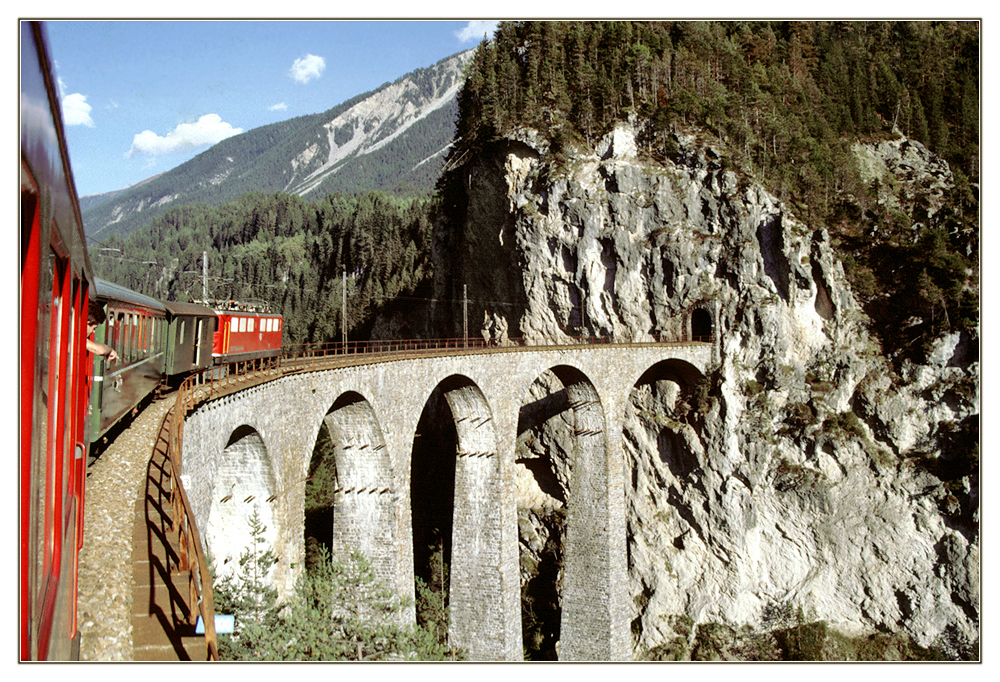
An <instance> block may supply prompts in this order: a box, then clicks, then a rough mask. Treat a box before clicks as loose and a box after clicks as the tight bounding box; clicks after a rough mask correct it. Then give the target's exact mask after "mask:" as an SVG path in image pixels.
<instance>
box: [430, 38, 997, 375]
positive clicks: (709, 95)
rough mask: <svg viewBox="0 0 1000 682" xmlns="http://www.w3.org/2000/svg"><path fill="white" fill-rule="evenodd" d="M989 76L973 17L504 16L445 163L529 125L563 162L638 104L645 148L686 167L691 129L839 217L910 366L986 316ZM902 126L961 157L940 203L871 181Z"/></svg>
mask: <svg viewBox="0 0 1000 682" xmlns="http://www.w3.org/2000/svg"><path fill="white" fill-rule="evenodd" d="M978 83H979V25H978V23H976V22H919V21H918V22H907V21H900V22H888V21H881V22H867V21H862V22H849V21H832V22H829V21H827V22H787V21H786V22H760V21H733V22H689V21H676V22H617V21H603V22H505V23H502V24H501V25H500V26H499V28H498V29H497V31H496V34H495V35H494V38H493V40H492V41H491V42H490V43H488V44H484V45H483V46H482V47H480V49H479V50H478V51H477V53H476V56H475V58H474V60H473V62H472V65H471V67H470V70H469V76H468V79H467V81H466V84H465V87H464V89H463V91H462V93H461V95H460V98H459V113H460V119H459V122H458V130H457V137H456V145H455V147H454V148H453V150H452V152H451V156H450V159H449V161H450V165H452V166H457V165H460V164H461V163H462V162H463V160H464V159H467V158H470V157H471V156H472V154H474V153H475V152H477V151H479V150H484V149H486V148H488V147H489V146H490V145H491V144H493V143H494V142H497V141H498V140H501V139H502V138H503V137H504V135H505V134H507V133H508V132H509V131H510V130H512V129H514V128H516V127H518V126H528V127H532V128H535V129H537V130H540V131H541V132H543V133H544V134H545V135H546V136H547V138H548V139H549V141H550V143H551V145H552V149H553V158H554V159H555V161H556V162H557V163H559V162H560V159H563V160H564V159H565V158H566V156H567V153H568V151H569V150H570V148H571V147H573V146H585V147H589V148H593V145H594V144H595V143H596V141H597V140H598V139H600V136H601V135H603V134H604V133H606V132H607V131H609V130H610V129H611V128H612V126H613V125H614V124H615V123H616V122H618V121H624V120H626V119H628V118H630V117H634V118H635V120H636V121H637V122H638V126H637V128H638V129H639V131H640V138H639V143H640V145H641V147H642V150H643V151H644V152H645V153H646V154H647V156H648V157H649V158H650V159H655V160H663V159H667V158H670V159H673V160H677V161H680V162H684V161H685V160H684V159H681V158H679V156H678V149H677V144H676V138H675V137H674V133H675V132H676V131H677V130H679V129H681V128H685V129H697V130H699V131H700V134H701V135H702V137H703V138H704V139H706V141H711V142H713V143H714V144H717V145H721V146H723V147H724V148H726V149H727V152H726V159H724V160H721V161H720V162H719V163H720V164H729V165H736V166H738V167H740V168H741V169H742V170H743V171H745V172H748V173H749V174H750V175H752V176H754V177H756V178H757V179H758V180H759V181H761V182H762V183H763V184H764V185H765V186H766V187H767V188H768V189H769V190H770V191H771V192H772V193H774V194H775V195H776V196H778V197H779V198H780V199H781V200H782V201H784V202H786V204H787V205H789V206H790V207H792V209H793V210H794V211H795V213H796V214H797V215H798V217H799V218H800V219H802V220H804V221H805V222H806V224H808V225H809V226H810V227H811V228H814V229H816V228H820V227H826V228H828V229H829V230H830V233H831V236H832V238H833V242H834V244H835V245H836V246H839V249H840V251H841V253H842V255H843V257H844V261H845V268H846V270H847V272H848V276H849V278H850V279H851V281H852V283H853V285H854V287H855V292H856V293H857V294H858V295H859V297H860V298H861V300H862V303H863V304H864V305H865V309H866V312H867V313H868V314H869V316H870V317H871V318H872V320H873V322H874V325H873V326H874V331H875V332H876V333H877V334H878V336H879V337H880V341H881V342H882V345H883V347H884V348H887V349H891V350H894V351H895V350H897V349H900V350H902V353H901V354H898V355H896V356H894V360H895V361H896V362H897V363H899V362H901V361H902V358H903V357H911V358H913V359H916V360H919V359H921V357H922V356H923V354H924V352H925V351H926V348H925V345H926V344H927V343H929V342H930V341H931V340H932V339H933V338H934V337H935V336H937V335H939V334H940V333H941V332H942V331H949V330H951V331H954V330H963V329H973V328H974V327H975V326H976V325H977V324H978V286H977V282H976V274H975V273H977V272H978V226H979V222H978V187H979V123H978V111H979V109H978V103H979V89H978ZM900 134H902V135H905V136H907V137H909V138H910V139H914V140H918V141H920V142H922V143H924V144H925V145H926V146H927V147H928V148H929V149H931V150H932V151H933V152H935V153H936V154H937V155H939V156H940V157H942V158H944V159H945V160H947V161H948V163H949V164H950V166H951V169H952V171H953V173H954V175H955V179H956V187H955V190H954V192H953V196H951V197H948V200H949V201H948V206H947V210H944V211H939V212H937V213H933V212H932V211H930V210H929V207H928V206H926V205H923V204H922V203H921V202H920V201H919V200H918V201H917V202H915V203H914V205H906V206H899V207H897V206H896V205H894V204H891V203H890V202H886V201H880V199H883V198H884V194H885V192H886V191H887V190H888V191H892V190H894V189H895V188H893V187H888V188H886V187H880V186H879V185H878V184H873V185H872V184H868V183H866V182H865V181H864V180H862V176H861V173H860V171H859V169H858V167H857V163H856V161H855V158H854V156H853V153H852V151H851V145H852V143H854V142H855V141H876V140H880V139H890V138H893V137H896V136H898V135H900ZM461 177H464V176H462V174H461V173H456V174H454V176H453V177H449V176H447V175H446V176H443V177H442V180H441V181H440V182H439V185H438V186H439V189H440V190H441V191H442V193H443V196H446V197H447V196H451V195H452V192H453V191H454V190H455V189H456V188H455V187H454V186H453V185H455V184H457V183H458V182H459V181H460V180H461ZM449 203H450V202H449ZM932 213H933V215H932ZM915 225H921V226H922V229H917V230H914V229H911V226H915ZM914 235H916V236H917V239H916V241H914Z"/></svg>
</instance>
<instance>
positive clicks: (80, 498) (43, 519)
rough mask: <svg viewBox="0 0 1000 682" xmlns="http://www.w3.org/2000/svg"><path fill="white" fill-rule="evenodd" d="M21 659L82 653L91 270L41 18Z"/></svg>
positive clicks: (28, 28) (27, 343)
mask: <svg viewBox="0 0 1000 682" xmlns="http://www.w3.org/2000/svg"><path fill="white" fill-rule="evenodd" d="M20 43H21V96H20V138H21V172H20V177H21V234H20V246H21V280H20V308H21V310H20V315H21V317H20V334H21V337H20V348H19V357H20V366H19V373H20V387H19V391H20V422H19V427H20V428H19V431H20V434H19V440H20V468H19V474H20V476H19V496H20V500H19V511H20V519H19V521H20V523H19V535H20V537H19V545H18V547H19V554H20V557H19V569H20V578H19V588H18V591H19V599H20V645H19V650H20V657H21V660H25V661H27V660H66V659H70V660H72V659H75V658H78V657H79V634H78V629H77V623H76V576H77V560H78V557H79V551H80V548H81V546H82V544H83V502H84V483H85V480H86V461H87V449H88V433H87V430H88V429H87V412H88V409H89V394H90V390H89V386H90V372H91V368H92V362H91V360H90V357H89V356H88V353H87V349H86V333H87V311H88V305H89V300H90V297H92V296H93V288H94V274H93V269H92V267H91V263H90V259H89V257H88V255H87V247H86V239H85V237H84V233H83V221H82V219H81V217H80V206H79V203H78V201H77V195H76V188H75V185H74V183H73V175H72V173H71V171H70V165H69V154H68V152H67V148H66V140H65V135H64V130H63V124H62V116H61V113H60V108H59V100H58V97H57V94H56V93H57V89H56V84H55V82H54V78H53V74H52V68H51V61H50V56H49V53H48V49H47V47H46V41H45V37H44V29H43V27H42V26H41V25H39V24H37V23H33V22H22V23H21V34H20Z"/></svg>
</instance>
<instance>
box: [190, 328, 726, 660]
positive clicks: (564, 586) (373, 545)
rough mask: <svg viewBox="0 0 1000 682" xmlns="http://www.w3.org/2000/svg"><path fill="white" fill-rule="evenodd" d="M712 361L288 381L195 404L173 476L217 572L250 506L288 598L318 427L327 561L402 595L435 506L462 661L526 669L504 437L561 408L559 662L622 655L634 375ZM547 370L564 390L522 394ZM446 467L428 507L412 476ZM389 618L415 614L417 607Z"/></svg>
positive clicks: (564, 359) (376, 367)
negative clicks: (356, 561)
mask: <svg viewBox="0 0 1000 682" xmlns="http://www.w3.org/2000/svg"><path fill="white" fill-rule="evenodd" d="M716 354H717V349H716V347H715V345H714V344H712V343H697V342H690V343H636V344H606V345H574V346H526V347H509V348H508V347H501V348H479V349H477V350H462V349H457V350H452V351H449V352H447V353H442V352H441V351H438V352H436V353H434V354H427V355H425V356H412V355H405V354H402V355H400V356H398V357H397V356H391V355H390V356H379V357H373V358H371V359H365V358H364V357H361V358H360V359H355V360H353V361H352V362H343V363H341V364H340V365H338V366H333V367H331V368H326V369H319V368H316V369H311V370H308V371H303V370H300V371H298V372H292V373H286V374H284V375H282V376H280V377H278V378H275V379H273V380H271V381H267V382H265V383H260V384H258V385H255V386H252V387H249V388H246V389H243V390H240V391H237V392H234V393H231V394H229V395H226V396H224V397H220V398H216V399H212V400H209V401H206V402H204V403H202V404H201V405H200V406H198V407H197V408H195V409H194V410H193V411H192V412H191V413H190V414H189V415H188V416H187V417H186V420H185V424H184V463H183V471H182V477H181V478H182V481H183V484H184V487H185V488H186V490H187V492H188V496H189V499H190V501H191V506H192V509H193V511H194V515H195V518H196V520H197V524H198V527H199V528H200V529H201V532H202V537H203V538H204V541H205V544H206V545H207V547H206V549H207V551H208V554H209V556H210V557H211V558H212V561H213V562H214V568H215V571H216V576H217V577H221V576H224V575H226V574H227V573H228V572H230V571H233V570H235V567H236V565H237V564H238V561H237V559H238V558H239V556H240V554H241V553H242V552H243V551H244V550H245V549H246V548H248V547H250V546H251V544H252V537H251V533H250V523H249V517H250V516H251V514H252V512H253V511H254V509H256V511H257V515H258V517H259V520H260V521H261V522H263V524H264V526H266V532H265V536H264V537H265V538H266V540H267V541H268V543H269V545H270V547H271V548H272V549H273V551H274V553H275V555H276V556H277V557H278V562H277V564H275V567H274V569H273V572H272V574H271V575H272V582H273V585H274V587H275V588H276V589H277V590H278V592H279V594H285V595H287V594H289V593H290V591H291V590H292V589H293V588H294V584H295V581H296V579H297V577H298V576H299V574H300V573H301V571H302V570H303V566H304V556H305V540H304V535H303V528H304V523H305V510H304V505H305V489H306V479H307V478H308V477H309V471H310V466H311V460H312V457H313V453H314V450H315V448H316V445H317V440H318V439H319V438H320V437H321V435H322V434H321V431H322V430H323V429H325V430H326V432H327V434H328V437H329V441H330V442H332V444H333V446H332V447H333V452H334V456H335V465H336V484H335V485H336V490H335V494H334V500H333V503H332V508H331V511H330V514H332V518H333V524H332V526H333V531H332V538H331V544H330V548H331V551H332V553H333V555H334V556H342V555H343V553H345V552H347V551H348V549H349V548H356V549H359V550H361V551H362V552H364V553H365V554H366V555H367V557H368V558H369V560H370V561H371V563H372V565H373V567H374V568H375V571H376V573H377V575H378V577H379V578H380V579H381V580H383V581H384V582H385V584H386V585H387V586H388V587H390V588H391V589H394V590H395V591H396V593H397V594H398V595H400V596H401V597H403V598H404V599H406V600H408V601H409V602H410V603H412V600H413V597H414V536H415V528H416V527H417V525H418V524H419V523H420V521H421V520H420V519H419V518H418V517H419V516H420V514H421V513H423V512H422V511H420V510H421V509H424V508H425V507H427V506H428V505H430V506H434V505H435V504H437V505H438V506H441V505H442V504H444V506H445V508H446V509H448V510H450V513H451V514H450V515H451V521H450V525H451V530H450V538H451V543H450V591H449V608H450V624H449V635H450V638H451V642H452V645H453V646H456V647H460V648H462V649H464V650H465V652H466V654H467V656H468V657H469V658H470V659H472V660H521V659H522V657H523V655H524V653H523V649H522V614H521V609H522V605H521V580H520V574H519V546H518V542H519V538H518V509H517V491H516V487H517V486H516V478H517V474H518V472H517V471H516V469H517V467H523V464H519V463H518V462H517V461H516V455H515V452H516V444H517V441H518V436H519V433H520V432H521V431H523V430H524V429H525V428H526V426H525V421H526V419H527V418H528V417H530V415H531V414H532V413H535V414H537V413H538V412H540V411H541V412H552V411H556V412H559V413H560V418H561V419H563V420H564V421H565V422H566V424H567V428H569V429H570V430H569V433H571V434H572V446H571V448H570V450H571V452H570V453H569V461H570V467H571V468H570V471H571V475H570V476H569V478H570V480H569V481H568V486H567V487H568V494H567V496H566V497H567V499H566V500H565V531H564V536H563V546H562V547H563V549H562V551H563V564H562V577H561V620H560V625H559V648H558V657H559V659H560V660H627V659H630V658H631V657H632V653H631V652H632V642H631V631H630V621H631V617H632V614H631V608H630V602H631V595H630V593H629V582H628V575H627V548H626V509H625V489H626V483H627V481H626V476H627V466H626V462H625V458H624V454H623V448H622V437H623V422H624V419H625V411H626V406H627V403H628V401H629V400H630V395H631V393H632V391H633V390H634V389H635V388H636V387H637V386H640V385H642V384H643V383H650V382H655V381H658V380H660V379H670V380H673V381H676V382H677V383H679V384H681V385H683V384H690V383H692V382H694V381H697V380H698V379H699V378H700V377H703V376H704V375H705V374H706V373H707V372H708V369H709V367H710V365H711V363H712V362H713V356H714V355H716ZM543 375H546V376H548V377H550V379H549V381H550V383H551V377H555V379H556V380H557V382H556V383H555V385H556V386H558V385H559V384H561V386H562V389H560V390H559V396H560V400H559V401H557V402H558V403H559V404H558V405H555V403H552V404H549V405H547V406H546V405H540V404H539V403H542V402H544V401H540V400H538V399H537V398H532V397H530V396H531V393H530V391H529V389H531V387H532V385H533V383H534V382H536V381H538V380H539V379H540V377H542V376H543ZM550 402H551V401H550ZM435 422H437V423H435ZM442 422H443V423H442ZM440 433H448V434H450V435H449V436H448V438H446V439H444V441H443V442H441V443H438V446H439V447H438V448H437V449H436V450H435V449H434V448H433V447H432V448H431V450H430V451H428V450H427V449H426V444H423V443H422V441H426V440H427V439H428V438H429V437H430V438H436V436H435V435H434V434H440ZM432 445H433V444H432ZM427 452H431V453H432V454H430V455H428V454H427ZM428 457H430V459H428ZM442 457H443V458H447V459H448V460H449V463H448V466H447V467H446V469H449V471H448V476H449V477H450V476H451V475H452V472H451V471H450V467H451V466H452V464H451V463H452V462H453V467H454V469H453V476H454V484H453V486H451V488H452V490H453V499H452V500H450V501H449V500H447V499H437V500H435V499H431V500H427V499H426V497H427V494H426V491H425V490H423V489H422V487H423V486H422V484H420V483H414V484H413V485H412V486H411V478H412V479H417V478H418V474H417V473H416V471H417V469H419V468H420V467H422V466H428V462H429V463H430V464H429V465H430V466H432V468H433V466H435V465H434V460H435V458H437V459H440V458H442ZM426 476H427V474H426V473H425V474H423V476H422V477H421V478H420V480H421V481H425V480H427V478H426ZM446 483H447V482H446ZM437 496H438V497H442V498H447V497H448V495H447V494H444V495H437ZM421 500H422V501H421ZM418 501H419V502H420V503H419V504H418ZM449 502H450V504H449ZM401 617H402V618H404V619H407V620H408V621H409V622H413V618H414V608H413V607H412V606H410V607H409V608H408V609H406V610H404V612H403V614H401Z"/></svg>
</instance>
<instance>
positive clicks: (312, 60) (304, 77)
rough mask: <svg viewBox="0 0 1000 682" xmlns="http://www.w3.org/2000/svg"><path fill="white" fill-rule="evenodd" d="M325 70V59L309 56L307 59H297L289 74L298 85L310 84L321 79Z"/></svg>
mask: <svg viewBox="0 0 1000 682" xmlns="http://www.w3.org/2000/svg"><path fill="white" fill-rule="evenodd" d="M324 69H326V60H325V59H323V58H322V57H317V56H316V55H314V54H307V55H306V56H305V57H300V58H299V59H296V60H295V63H294V64H292V68H291V69H289V70H288V73H289V75H290V76H291V77H292V79H293V80H294V81H295V82H296V83H308V82H309V81H311V80H315V79H316V78H319V77H320V76H321V75H322V73H323V70H324Z"/></svg>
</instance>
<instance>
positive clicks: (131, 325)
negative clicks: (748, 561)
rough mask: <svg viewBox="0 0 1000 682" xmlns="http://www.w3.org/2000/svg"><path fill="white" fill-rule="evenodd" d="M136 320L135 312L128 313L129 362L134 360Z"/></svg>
mask: <svg viewBox="0 0 1000 682" xmlns="http://www.w3.org/2000/svg"><path fill="white" fill-rule="evenodd" d="M136 348H137V344H136V320H135V313H129V315H128V359H129V362H132V361H134V360H135V357H136Z"/></svg>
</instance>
